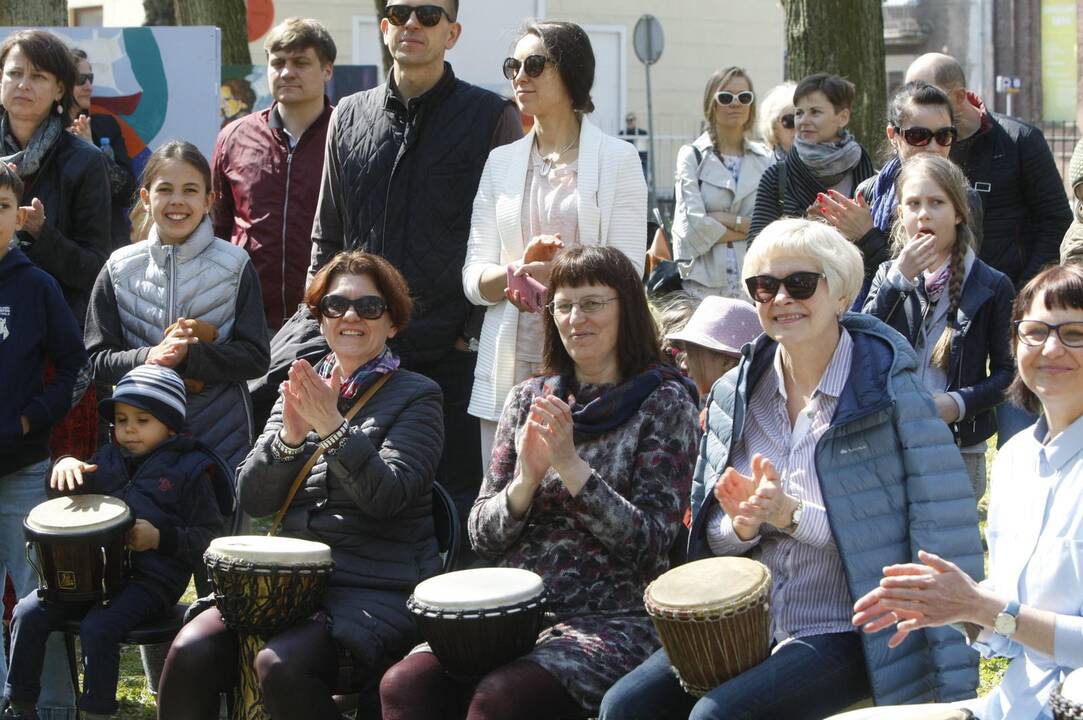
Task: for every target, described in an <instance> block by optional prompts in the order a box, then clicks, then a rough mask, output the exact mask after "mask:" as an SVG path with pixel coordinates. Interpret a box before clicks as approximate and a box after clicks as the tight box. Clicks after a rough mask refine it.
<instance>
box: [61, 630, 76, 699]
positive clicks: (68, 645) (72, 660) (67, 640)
mask: <svg viewBox="0 0 1083 720" xmlns="http://www.w3.org/2000/svg"><path fill="white" fill-rule="evenodd" d="M64 649H65V650H67V651H68V672H69V673H71V686H72V689H73V690H75V694H76V696H78V695H79V658H78V657H77V656H76V654H75V636H74V635H72V634H71V633H64Z"/></svg>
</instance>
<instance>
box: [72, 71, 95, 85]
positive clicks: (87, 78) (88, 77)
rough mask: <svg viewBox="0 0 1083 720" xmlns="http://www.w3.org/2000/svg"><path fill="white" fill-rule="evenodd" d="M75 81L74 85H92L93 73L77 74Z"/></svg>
mask: <svg viewBox="0 0 1083 720" xmlns="http://www.w3.org/2000/svg"><path fill="white" fill-rule="evenodd" d="M75 79H76V83H75V84H76V85H86V84H87V83H90V84H91V85H93V84H94V73H92V72H88V73H79V74H78V75H77V76H76V78H75Z"/></svg>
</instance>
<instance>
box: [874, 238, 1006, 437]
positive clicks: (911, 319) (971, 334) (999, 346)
mask: <svg viewBox="0 0 1083 720" xmlns="http://www.w3.org/2000/svg"><path fill="white" fill-rule="evenodd" d="M890 269H891V261H888V262H885V263H884V264H883V265H881V266H880V269H879V270H878V271H877V272H876V277H874V278H873V280H872V285H871V286H870V287H869V296H868V298H867V299H866V300H865V312H867V313H869V314H870V315H873V316H875V317H878V318H880V319H881V320H883V321H884V322H886V323H887V324H888V325H890V326H891V327H893V328H895V329H896V330H898V331H899V332H901V333H902V334H903V337H905V338H906V339H907V340H909V341H910V345H911V346H913V345H914V344H915V343H916V342H917V340H918V336H919V335H920V334H921V327H922V323H923V322H924V317H923V315H922V312H921V299H920V298H919V297H918V292H919V291H918V289H917V288H915V289H913V290H910V291H907V292H902V291H900V290H899V289H898V288H895V287H894V286H893V285H892V284H891V283H890V282H887V273H888V270H890ZM1014 298H1015V288H1014V287H1013V286H1012V281H1011V280H1009V279H1008V276H1007V275H1005V274H1004V273H1002V272H1000V271H998V270H994V269H993V268H991V267H989V266H988V265H986V264H985V263H984V262H982V261H981V260H978V259H975V260H974V264H973V265H972V266H971V268H970V272H969V273H967V276H966V280H964V281H963V292H962V295H961V296H960V298H959V315H958V321H959V330H958V332H957V334H956V335H955V337H954V338H953V339H952V343H951V354H950V355H949V356H948V369H947V376H948V387H947V390H948V392H958V393H959V395H960V396H962V398H963V402H964V403H966V416H965V417H963V418H962V419H960V420H959V421H958V422H955V423H952V425H951V429H952V432H953V433H954V435H955V439H956V441H957V442H958V443H959V444H960V445H961V446H962V447H967V446H970V445H974V444H976V443H980V442H984V441H986V440H988V439H989V438H991V437H992V436H993V434H994V433H996V431H997V422H996V413H995V412H994V410H995V408H996V406H997V405H999V404H1000V402H1001V401H1002V400H1003V399H1004V391H1005V390H1007V389H1008V386H1009V385H1010V384H1011V382H1012V378H1013V377H1014V376H1015V362H1014V361H1013V360H1012V339H1011V334H1012V331H1011V326H1012V322H1011V321H1012V300H1013V299H1014ZM936 341H937V338H930V339H929V342H932V343H935V342H936ZM987 361H988V364H987Z"/></svg>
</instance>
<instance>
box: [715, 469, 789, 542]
mask: <svg viewBox="0 0 1083 720" xmlns="http://www.w3.org/2000/svg"><path fill="white" fill-rule="evenodd" d="M751 465H752V475H751V476H748V475H744V474H742V473H740V472H738V471H737V470H735V469H733V468H732V467H729V468H726V471H725V472H724V473H722V477H720V478H719V480H718V482H717V483H716V484H715V488H714V494H715V497H716V498H717V499H718V502H719V504H721V505H722V510H723V511H724V512H725V513H726V515H727V516H728V517H729V519H730V522H731V523H733V531H734V532H735V533H736V534H737V537H738V538H740V539H741V540H746V541H747V540H751V539H752V538H754V537H756V536H757V535H759V534H760V526H761V525H762V524H764V523H767V524H768V525H773V526H774V527H776V528H785V527H787V526H788V525H789V524H790V521H791V518H792V517H793V511H794V508H795V507H796V506H797V500H796V498H794V497H792V496H790V495H787V494H786V493H785V492H784V491H783V489H782V481H781V479H780V478H779V475H778V471H777V470H776V469H775V466H774V463H772V462H771V461H770V460H768V459H767V458H765V457H764V456H763V455H760V454H759V453H756V454H755V455H753V456H752V463H751Z"/></svg>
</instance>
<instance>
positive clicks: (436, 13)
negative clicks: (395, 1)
mask: <svg viewBox="0 0 1083 720" xmlns="http://www.w3.org/2000/svg"><path fill="white" fill-rule="evenodd" d="M414 13H417V21H418V22H419V23H421V24H422V25H424V26H425V27H436V25H437V24H438V23H439V22H440V18H441V16H443V15H447V21H448V22H455V21H454V20H453V19H452V18H451V16H450V15H448V12H447V10H445V9H444V8H442V7H440V6H439V5H388V6H387V8H386V9H385V10H384V17H386V18H387V21H388V22H389V23H391V24H392V25H395V26H396V27H397V26H400V25H405V24H406V23H408V22H409V21H410V15H412V14H414Z"/></svg>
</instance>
